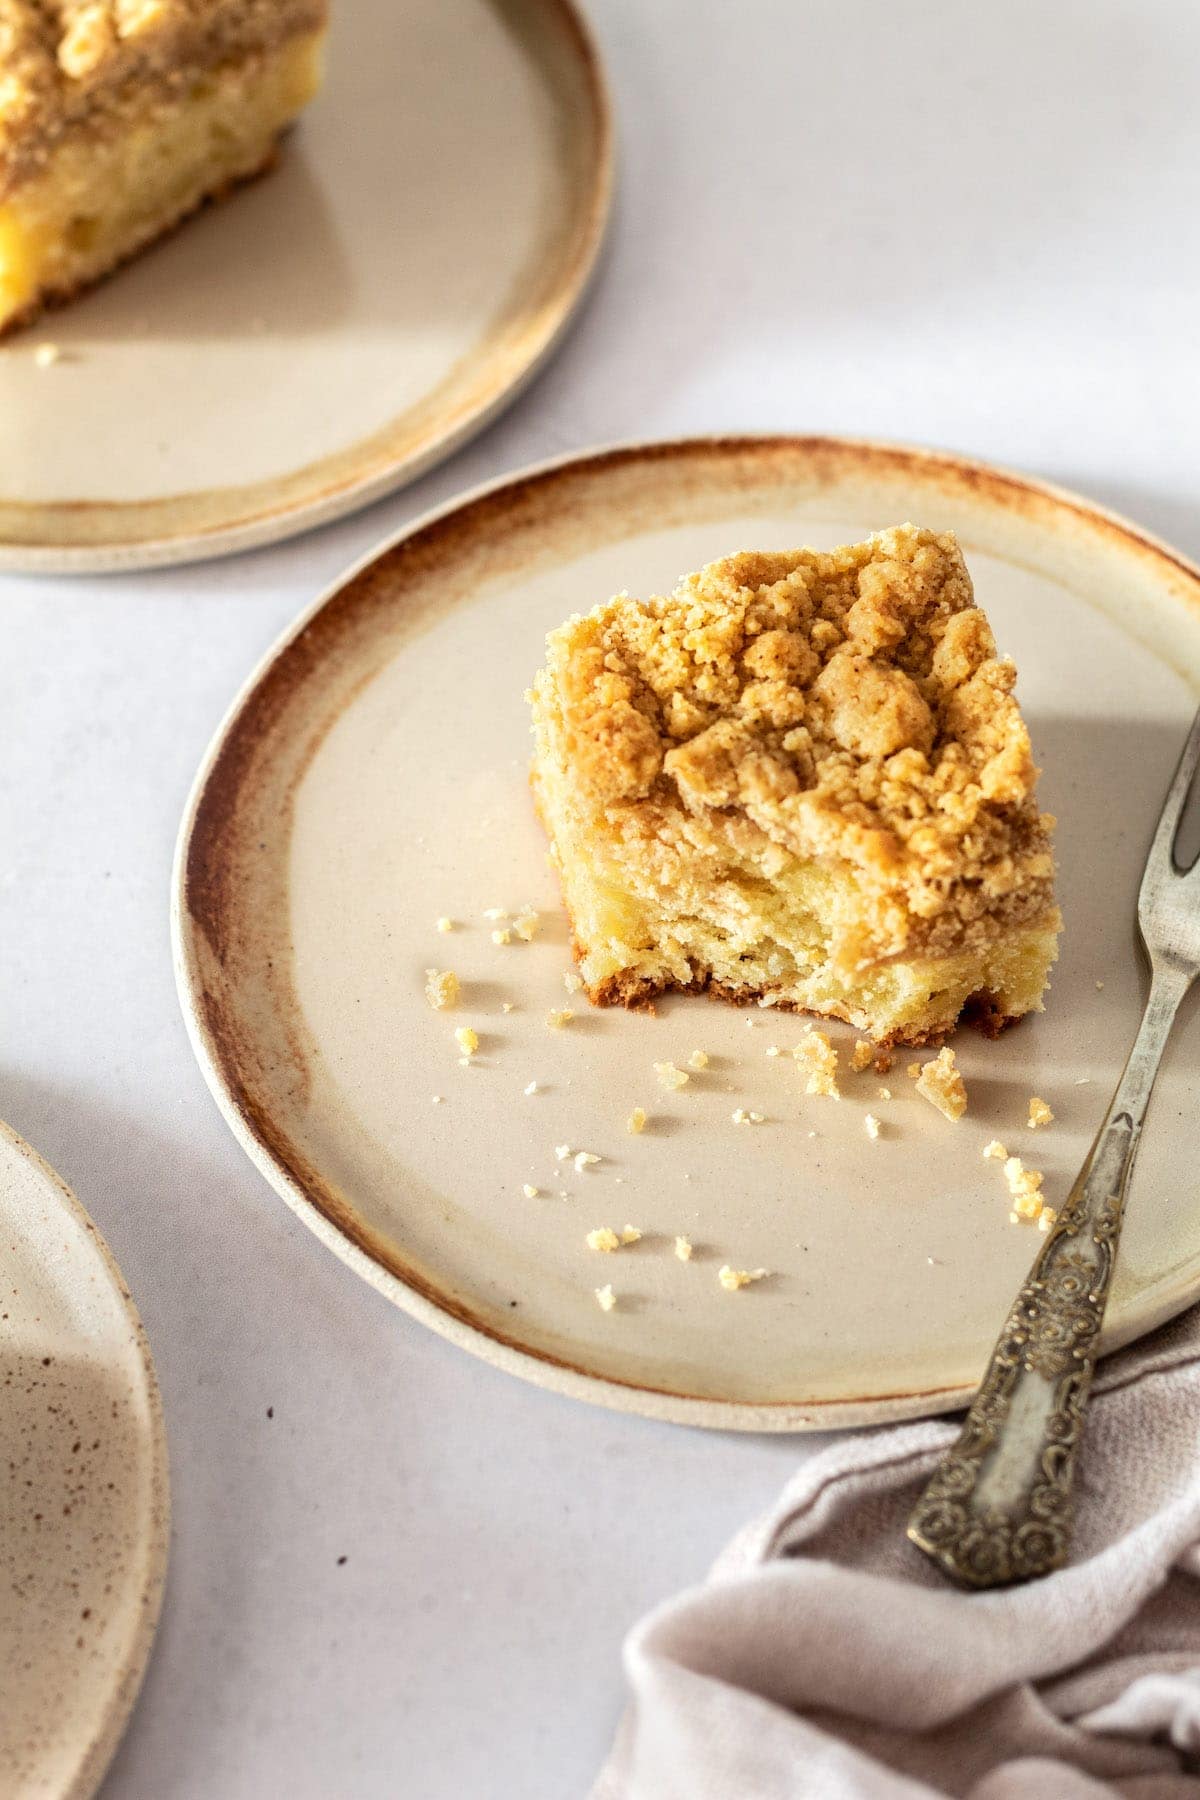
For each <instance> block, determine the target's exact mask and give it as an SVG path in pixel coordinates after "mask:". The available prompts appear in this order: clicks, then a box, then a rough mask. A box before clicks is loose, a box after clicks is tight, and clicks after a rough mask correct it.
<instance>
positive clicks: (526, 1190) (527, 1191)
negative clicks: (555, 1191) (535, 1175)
mask: <svg viewBox="0 0 1200 1800" xmlns="http://www.w3.org/2000/svg"><path fill="white" fill-rule="evenodd" d="M541 1191H542V1190H541V1188H537V1187H534V1185H533V1183H532V1182H531V1181H527V1182H526V1183H525V1185H524V1187H523V1188H522V1189H521V1192H522V1193H523V1194H524V1196H525V1198H526V1199H527V1200H536V1199H537V1197H538V1195H539V1194H540V1193H541Z"/></svg>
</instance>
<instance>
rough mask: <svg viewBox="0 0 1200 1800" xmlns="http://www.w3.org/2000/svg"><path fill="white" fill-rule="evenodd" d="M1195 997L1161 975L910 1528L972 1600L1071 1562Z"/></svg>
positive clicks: (1178, 973)
mask: <svg viewBox="0 0 1200 1800" xmlns="http://www.w3.org/2000/svg"><path fill="white" fill-rule="evenodd" d="M1189 985H1190V976H1189V974H1188V973H1187V972H1185V971H1184V970H1182V969H1180V968H1179V967H1177V966H1175V965H1173V964H1171V963H1169V962H1160V963H1158V964H1157V965H1156V966H1155V969H1154V976H1153V981H1152V983H1151V988H1150V998H1149V1000H1148V1002H1147V1004H1146V1011H1145V1014H1144V1016H1143V1018H1142V1023H1141V1026H1140V1028H1139V1030H1138V1034H1137V1038H1136V1039H1135V1041H1134V1045H1133V1049H1132V1050H1131V1051H1130V1053H1129V1061H1128V1062H1127V1063H1126V1065H1125V1071H1124V1074H1123V1075H1122V1077H1121V1080H1120V1083H1119V1085H1118V1087H1117V1091H1116V1094H1115V1095H1114V1097H1113V1102H1112V1105H1111V1106H1110V1107H1109V1110H1108V1116H1107V1117H1106V1119H1105V1121H1104V1123H1103V1125H1102V1126H1101V1127H1100V1131H1099V1134H1098V1135H1097V1138H1096V1141H1095V1143H1094V1144H1093V1146H1092V1150H1091V1154H1090V1156H1089V1157H1088V1159H1087V1162H1086V1163H1085V1164H1084V1166H1083V1169H1082V1171H1081V1172H1080V1175H1079V1178H1078V1180H1077V1181H1076V1183H1075V1185H1074V1187H1073V1188H1072V1190H1071V1193H1070V1196H1069V1197H1068V1199H1067V1202H1066V1205H1065V1206H1064V1207H1063V1209H1062V1211H1061V1213H1060V1215H1059V1218H1058V1221H1057V1223H1056V1225H1055V1226H1054V1228H1053V1230H1052V1231H1051V1233H1050V1235H1049V1237H1048V1238H1047V1240H1046V1244H1045V1246H1044V1248H1043V1249H1042V1252H1041V1254H1040V1255H1039V1257H1038V1259H1037V1261H1036V1262H1035V1263H1034V1265H1033V1268H1032V1270H1031V1271H1030V1273H1029V1276H1028V1279H1027V1280H1026V1281H1025V1283H1024V1285H1023V1287H1022V1288H1021V1291H1020V1293H1019V1294H1018V1295H1017V1298H1016V1301H1015V1302H1014V1304H1013V1307H1012V1311H1011V1312H1010V1313H1009V1315H1008V1319H1007V1320H1006V1322H1005V1325H1004V1329H1003V1331H1002V1332H1001V1333H1000V1338H999V1341H998V1342H997V1344H996V1348H995V1350H994V1351H993V1352H992V1359H991V1362H990V1363H989V1364H988V1368H987V1373H986V1374H985V1375H984V1378H983V1381H982V1383H981V1385H980V1388H979V1392H978V1393H977V1394H976V1396H975V1400H974V1402H973V1404H972V1406H971V1409H970V1411H969V1412H968V1414H967V1417H966V1422H965V1424H964V1425H963V1429H962V1432H961V1433H960V1435H959V1437H958V1440H957V1442H956V1443H955V1444H954V1446H953V1448H952V1449H951V1450H950V1452H949V1453H948V1455H947V1456H946V1457H945V1458H944V1459H943V1461H942V1462H941V1463H939V1465H938V1467H937V1469H936V1470H935V1472H934V1475H933V1477H932V1479H931V1481H930V1482H929V1485H928V1487H927V1488H926V1489H925V1492H924V1493H923V1494H922V1496H921V1499H920V1501H919V1502H918V1504H917V1507H916V1510H915V1511H914V1512H913V1515H912V1518H911V1520H910V1521H909V1526H908V1535H909V1537H910V1538H911V1539H912V1541H913V1543H914V1544H916V1545H918V1546H919V1548H920V1549H922V1550H924V1551H925V1552H926V1554H927V1555H929V1556H931V1557H933V1558H934V1560H935V1561H936V1562H938V1563H940V1564H941V1566H942V1567H943V1568H944V1569H945V1570H946V1572H947V1573H948V1574H950V1575H953V1576H954V1577H956V1578H957V1579H958V1580H960V1581H964V1582H968V1583H969V1584H970V1585H971V1586H973V1587H996V1586H999V1585H1000V1584H1001V1583H1004V1582H1009V1581H1025V1580H1028V1579H1029V1577H1030V1576H1034V1575H1044V1574H1046V1573H1048V1571H1049V1570H1051V1569H1056V1568H1058V1567H1060V1566H1061V1564H1062V1563H1063V1562H1065V1560H1066V1557H1067V1553H1068V1550H1069V1549H1070V1543H1071V1528H1072V1522H1073V1512H1072V1499H1071V1486H1072V1480H1073V1477H1074V1472H1075V1453H1076V1451H1077V1449H1078V1447H1079V1441H1080V1437H1081V1434H1082V1430H1083V1415H1084V1408H1085V1406H1086V1404H1087V1398H1088V1390H1089V1388H1090V1387H1091V1382H1092V1372H1093V1370H1094V1369H1095V1366H1096V1348H1097V1343H1098V1341H1099V1337H1100V1328H1101V1326H1102V1325H1103V1323H1104V1309H1105V1306H1106V1304H1107V1301H1108V1290H1109V1284H1110V1282H1111V1279H1112V1272H1113V1265H1114V1263H1115V1262H1116V1254H1117V1242H1118V1239H1119V1237H1120V1233H1121V1220H1122V1215H1123V1213H1124V1210H1125V1194H1126V1190H1127V1188H1128V1185H1129V1175H1130V1171H1131V1169H1132V1168H1133V1162H1134V1158H1135V1156H1136V1155H1137V1148H1138V1141H1139V1139H1140V1137H1141V1133H1142V1125H1143V1122H1144V1120H1145V1117H1146V1108H1147V1106H1148V1104H1149V1101H1150V1091H1151V1089H1152V1087H1153V1086H1154V1078H1155V1076H1156V1074H1157V1073H1158V1065H1159V1062H1160V1060H1161V1057H1162V1053H1163V1049H1164V1047H1165V1045H1166V1041H1167V1036H1168V1034H1169V1032H1170V1029H1171V1025H1172V1022H1173V1021H1174V1018H1175V1013H1176V1011H1177V1009H1178V1007H1179V1003H1180V1001H1181V1000H1182V999H1183V996H1184V994H1185V993H1186V992H1187V990H1188V987H1189Z"/></svg>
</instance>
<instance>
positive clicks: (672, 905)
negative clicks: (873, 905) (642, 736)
mask: <svg viewBox="0 0 1200 1800" xmlns="http://www.w3.org/2000/svg"><path fill="white" fill-rule="evenodd" d="M534 787H535V793H536V797H537V802H538V807H539V810H540V812H541V814H542V817H543V819H544V821H545V824H546V826H547V829H548V831H549V833H550V836H551V839H552V842H553V846H554V859H555V863H556V865H557V867H558V870H559V874H560V878H561V880H562V884H563V892H564V897H565V899H566V903H567V910H568V913H569V914H570V918H571V927H572V933H573V936H574V940H575V945H576V949H577V952H578V955H579V973H580V976H581V978H582V980H583V983H584V986H585V987H586V988H587V990H588V993H589V995H590V996H591V997H592V998H593V999H606V998H614V997H615V998H627V997H630V996H634V997H638V992H639V989H640V990H642V991H643V992H644V993H647V994H648V993H650V992H653V991H655V990H665V989H669V988H688V987H692V986H696V985H703V984H706V983H715V984H718V985H719V987H720V988H721V989H722V990H723V991H725V992H726V993H728V995H729V996H730V997H731V998H738V997H744V998H746V999H754V1000H761V1001H763V1002H765V1003H766V1004H767V1005H773V1006H779V1007H782V1008H786V1009H788V1010H799V1011H804V1012H814V1013H820V1014H823V1015H824V1016H826V1017H830V1018H836V1019H844V1020H845V1021H847V1023H849V1024H851V1025H854V1026H855V1027H856V1028H857V1029H858V1030H859V1031H862V1032H865V1033H868V1034H869V1035H870V1036H872V1037H873V1038H875V1039H876V1041H878V1042H885V1041H889V1040H894V1041H897V1042H910V1043H916V1042H919V1041H920V1040H921V1039H922V1038H924V1037H936V1036H938V1035H940V1034H941V1033H942V1032H945V1031H948V1030H950V1029H952V1027H953V1026H954V1024H955V1022H956V1020H957V1019H958V1016H959V1014H960V1012H961V1011H962V1008H963V1006H964V1005H965V1004H966V1002H967V1001H968V1000H969V999H971V998H972V996H975V995H987V996H988V997H989V999H990V1001H991V1004H992V1006H993V1009H994V1011H995V1012H996V1013H997V1014H998V1015H1000V1016H1001V1017H1005V1018H1019V1017H1021V1016H1022V1015H1023V1014H1025V1013H1027V1012H1035V1011H1037V1012H1040V1011H1041V1010H1042V994H1043V990H1044V989H1045V986H1046V982H1047V979H1048V977H1049V973H1050V969H1051V968H1052V966H1053V964H1054V960H1055V957H1056V955H1057V949H1058V930H1059V925H1060V920H1059V916H1058V914H1057V912H1053V913H1051V914H1050V915H1049V916H1048V917H1047V918H1046V919H1045V920H1039V921H1037V922H1035V923H1033V924H1023V925H1019V926H1009V927H1007V928H1005V927H1003V926H998V927H997V930H996V933H995V935H994V937H993V938H992V940H991V941H990V942H988V943H986V944H984V945H977V946H975V947H973V948H971V949H970V950H964V951H962V952H960V953H958V954H951V955H942V956H912V957H894V958H889V959H887V960H883V961H879V962H877V963H873V964H869V965H867V966H866V967H864V968H857V969H847V968H845V967H843V966H842V965H841V964H839V962H838V960H837V958H836V957H835V955H834V954H833V944H834V941H835V938H836V937H837V935H838V931H839V927H841V926H842V925H843V923H844V921H845V919H846V918H847V917H850V918H853V917H854V915H855V914H856V913H857V912H859V911H860V910H861V908H862V906H863V897H862V893H861V890H860V888H859V886H858V884H857V882H856V881H855V878H854V875H853V872H852V871H851V870H849V869H846V868H841V869H839V868H838V867H837V866H836V865H832V864H822V863H818V862H817V861H815V860H805V859H799V858H796V859H792V860H791V861H790V862H789V863H788V865H787V867H786V868H784V869H781V870H779V871H778V872H777V873H776V874H775V875H774V878H773V880H772V881H771V882H770V883H767V882H765V881H763V880H762V879H761V876H760V875H759V874H758V873H757V872H756V871H755V870H754V868H753V867H752V866H751V865H746V866H741V867H739V866H738V864H737V863H736V862H733V861H729V862H727V863H726V864H725V865H724V866H722V867H720V868H716V869H715V868H714V867H713V866H712V864H711V862H707V861H706V862H704V863H702V864H700V865H699V866H698V868H697V871H696V878H695V880H694V881H688V880H686V879H685V880H683V881H681V882H679V883H678V884H676V885H675V886H673V887H671V888H663V887H660V886H659V885H658V884H657V883H655V882H654V880H653V879H652V877H651V876H650V874H649V870H648V867H647V865H646V864H645V863H644V862H643V861H642V859H640V858H639V857H638V856H637V855H636V854H634V855H631V856H629V857H628V858H622V857H621V855H620V851H619V848H617V846H618V845H619V840H614V841H613V843H612V844H611V845H610V846H602V844H601V842H600V841H599V835H598V833H597V832H596V831H595V828H594V826H595V821H594V820H592V819H589V817H588V815H587V812H586V810H585V809H581V808H580V807H579V806H578V804H577V800H576V796H575V794H574V792H573V789H572V785H571V782H570V780H569V778H565V777H564V772H563V771H562V769H561V767H558V766H556V764H555V761H554V759H553V758H551V757H546V758H540V759H539V760H538V762H537V765H536V770H535V779H534ZM606 849H614V850H615V851H616V854H615V855H613V856H612V857H611V859H610V857H609V856H607V855H606V853H605V852H606Z"/></svg>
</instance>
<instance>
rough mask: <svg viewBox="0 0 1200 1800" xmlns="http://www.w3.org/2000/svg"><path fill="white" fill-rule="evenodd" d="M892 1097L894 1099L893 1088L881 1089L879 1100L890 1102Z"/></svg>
mask: <svg viewBox="0 0 1200 1800" xmlns="http://www.w3.org/2000/svg"><path fill="white" fill-rule="evenodd" d="M891 1097H892V1090H891V1088H880V1090H879V1098H880V1099H881V1100H890V1099H891Z"/></svg>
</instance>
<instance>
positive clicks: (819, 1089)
mask: <svg viewBox="0 0 1200 1800" xmlns="http://www.w3.org/2000/svg"><path fill="white" fill-rule="evenodd" d="M792 1055H793V1057H794V1058H795V1060H796V1061H797V1062H798V1063H799V1064H800V1066H801V1068H802V1069H803V1070H804V1073H805V1075H806V1076H807V1080H806V1081H805V1084H804V1091H805V1093H806V1094H824V1095H826V1096H828V1098H829V1099H831V1100H840V1099H841V1097H842V1095H841V1089H840V1088H839V1087H838V1084H837V1066H838V1053H837V1051H836V1050H835V1049H834V1047H833V1045H832V1044H831V1043H830V1041H829V1037H828V1035H827V1034H826V1033H825V1032H824V1031H813V1030H812V1029H811V1027H810V1029H809V1030H808V1031H807V1032H805V1034H804V1036H803V1037H802V1038H801V1039H800V1042H799V1043H798V1044H797V1045H796V1048H795V1049H794V1050H793V1051H792Z"/></svg>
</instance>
